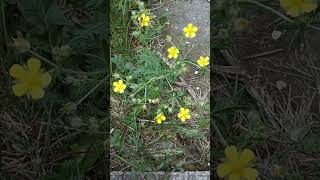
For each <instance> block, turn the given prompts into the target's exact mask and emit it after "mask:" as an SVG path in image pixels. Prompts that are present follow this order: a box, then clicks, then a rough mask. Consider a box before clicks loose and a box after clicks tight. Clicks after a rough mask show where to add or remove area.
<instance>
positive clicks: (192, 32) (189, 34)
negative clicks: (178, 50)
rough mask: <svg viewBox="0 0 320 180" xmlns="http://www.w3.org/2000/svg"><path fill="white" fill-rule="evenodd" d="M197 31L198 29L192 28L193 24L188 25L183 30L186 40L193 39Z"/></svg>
mask: <svg viewBox="0 0 320 180" xmlns="http://www.w3.org/2000/svg"><path fill="white" fill-rule="evenodd" d="M197 31H198V28H197V27H196V26H193V24H191V23H190V24H188V25H187V26H186V27H184V28H183V32H184V35H185V36H186V37H187V38H194V37H196V32H197Z"/></svg>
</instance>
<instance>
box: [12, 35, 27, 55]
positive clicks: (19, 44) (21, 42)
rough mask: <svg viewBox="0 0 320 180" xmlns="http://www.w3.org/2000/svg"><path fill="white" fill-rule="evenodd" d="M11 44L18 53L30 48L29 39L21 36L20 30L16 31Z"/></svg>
mask: <svg viewBox="0 0 320 180" xmlns="http://www.w3.org/2000/svg"><path fill="white" fill-rule="evenodd" d="M13 46H14V47H15V48H16V49H17V51H18V52H19V53H25V52H27V51H29V50H30V48H31V46H30V43H29V41H27V40H26V39H24V38H23V37H22V34H21V32H18V33H17V38H16V39H15V38H13Z"/></svg>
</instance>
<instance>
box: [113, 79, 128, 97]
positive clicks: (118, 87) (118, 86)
mask: <svg viewBox="0 0 320 180" xmlns="http://www.w3.org/2000/svg"><path fill="white" fill-rule="evenodd" d="M126 88H127V86H126V85H125V84H124V83H123V81H122V80H119V81H117V82H113V91H114V92H117V93H120V94H122V93H123V92H124V90H125V89H126Z"/></svg>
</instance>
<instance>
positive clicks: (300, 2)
mask: <svg viewBox="0 0 320 180" xmlns="http://www.w3.org/2000/svg"><path fill="white" fill-rule="evenodd" d="M280 5H281V7H282V8H284V9H285V10H286V11H287V14H289V15H290V16H292V17H297V16H300V15H302V14H304V13H308V12H311V11H313V10H315V9H316V8H317V1H316V0H280Z"/></svg>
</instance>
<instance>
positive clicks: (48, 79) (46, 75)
mask: <svg viewBox="0 0 320 180" xmlns="http://www.w3.org/2000/svg"><path fill="white" fill-rule="evenodd" d="M51 79H52V78H51V76H50V74H49V73H48V72H45V73H43V74H42V76H41V82H42V87H47V86H48V85H49V84H50V82H51Z"/></svg>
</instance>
